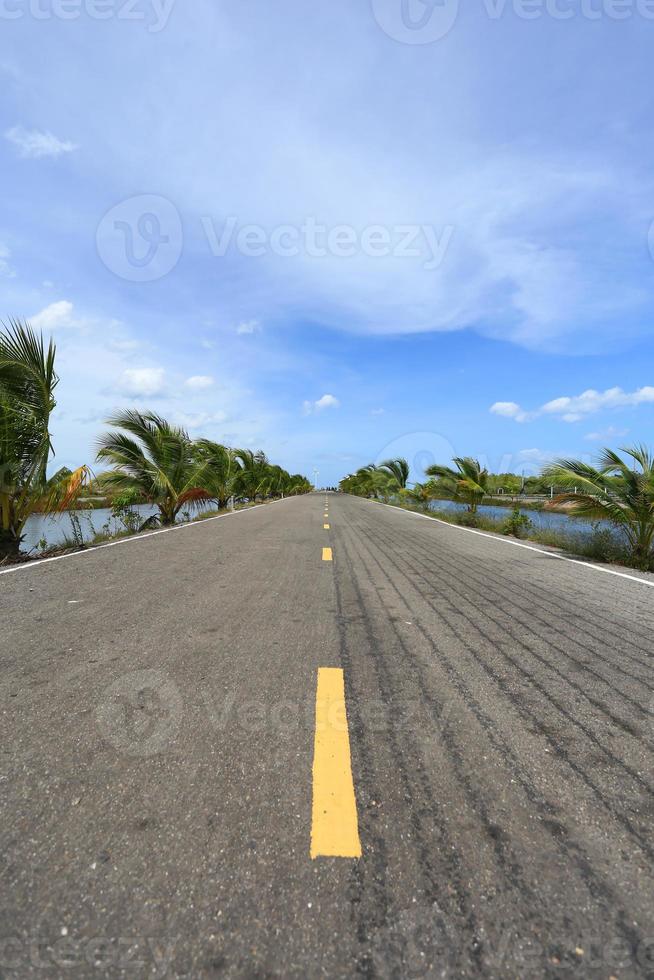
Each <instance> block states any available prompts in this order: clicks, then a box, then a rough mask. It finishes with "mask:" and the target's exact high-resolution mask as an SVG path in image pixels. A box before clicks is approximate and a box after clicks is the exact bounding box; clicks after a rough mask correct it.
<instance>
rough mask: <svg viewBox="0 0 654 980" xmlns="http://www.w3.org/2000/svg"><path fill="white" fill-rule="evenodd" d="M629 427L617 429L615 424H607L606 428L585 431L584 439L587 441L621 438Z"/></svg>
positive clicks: (605, 440)
mask: <svg viewBox="0 0 654 980" xmlns="http://www.w3.org/2000/svg"><path fill="white" fill-rule="evenodd" d="M628 432H629V429H619V428H618V427H617V426H615V425H609V426H607V428H606V429H602V430H601V431H599V432H587V433H586V435H585V436H584V439H587V440H588V441H589V442H606V443H608V442H610V441H611V440H612V439H621V438H622V436H626V435H627V434H628Z"/></svg>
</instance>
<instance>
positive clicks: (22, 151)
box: [5, 126, 77, 160]
mask: <svg viewBox="0 0 654 980" xmlns="http://www.w3.org/2000/svg"><path fill="white" fill-rule="evenodd" d="M5 139H7V140H9V142H10V143H13V144H14V146H15V147H16V148H17V150H18V154H19V156H21V157H24V158H26V159H31V160H36V159H38V158H39V157H58V156H61V154H62V153H72V152H73V150H76V149H77V146H76V145H75V144H74V143H71V142H69V141H68V140H60V139H58V138H57V137H56V136H55V135H54V134H53V133H48V132H46V131H44V130H39V129H25V127H24V126H13V127H12V129H8V130H7V131H6V133H5Z"/></svg>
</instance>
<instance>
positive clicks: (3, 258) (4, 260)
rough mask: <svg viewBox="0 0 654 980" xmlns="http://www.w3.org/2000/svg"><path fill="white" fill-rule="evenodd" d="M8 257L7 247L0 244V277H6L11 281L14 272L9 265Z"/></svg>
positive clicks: (9, 253) (9, 254)
mask: <svg viewBox="0 0 654 980" xmlns="http://www.w3.org/2000/svg"><path fill="white" fill-rule="evenodd" d="M10 256H11V252H10V251H9V249H8V247H7V246H6V245H3V244H2V242H0V276H6V277H7V278H8V279H13V278H14V277H15V275H16V272H15V271H14V269H12V267H11V265H10V264H9V258H10Z"/></svg>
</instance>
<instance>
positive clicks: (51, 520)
mask: <svg viewBox="0 0 654 980" xmlns="http://www.w3.org/2000/svg"><path fill="white" fill-rule="evenodd" d="M133 509H134V510H135V511H137V512H138V513H139V514H140V515H141V517H142V518H143V520H146V518H148V517H151V516H152V514H156V513H157V508H156V507H155V506H154V505H153V504H138V505H137V506H135V507H134V508H133ZM75 514H77V516H78V518H79V521H80V525H81V528H82V533H83V535H84V540H85V541H86V542H90V541H91V539H92V538H93V535H94V534H98V533H99V532H100V531H104V530H106V525H107V524H108V525H109V530H110V533H112V534H115V533H116V532H117V531H120V530H122V529H123V525H122V524H121V523H120V521H116V520H115V518H113V517H112V514H111V510H110V509H109V508H108V507H102V508H101V509H99V510H77V511H75ZM24 534H25V539H24V541H23V544H22V546H21V547H22V550H23V551H26V552H27V551H31V550H32V549H38V547H39V541H41V540H42V539H45V540H46V541H47V543H48V547H52V546H53V545H59V544H62V543H63V542H64V541H65V540H66V538H72V536H73V525H72V523H71V520H70V514H68V513H64V514H32V516H31V517H28V519H27V523H26V524H25V531H24Z"/></svg>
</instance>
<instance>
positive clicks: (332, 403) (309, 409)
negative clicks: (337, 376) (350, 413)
mask: <svg viewBox="0 0 654 980" xmlns="http://www.w3.org/2000/svg"><path fill="white" fill-rule="evenodd" d="M340 404H341V403H340V402H339V400H338V398H336V397H335V396H334V395H322V397H321V398H319V399H318V400H317V401H315V402H311V401H305V402H303V404H302V412H303V414H304V415H313V413H314V412H322V411H324V410H325V409H326V408H339V406H340Z"/></svg>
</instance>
